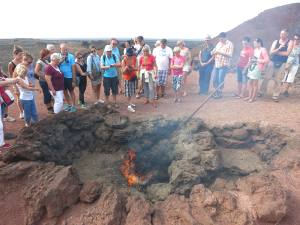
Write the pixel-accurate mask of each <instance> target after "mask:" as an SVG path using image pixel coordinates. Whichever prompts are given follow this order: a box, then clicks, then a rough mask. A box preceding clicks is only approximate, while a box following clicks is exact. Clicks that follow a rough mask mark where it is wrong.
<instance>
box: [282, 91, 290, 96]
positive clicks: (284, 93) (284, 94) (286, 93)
mask: <svg viewBox="0 0 300 225" xmlns="http://www.w3.org/2000/svg"><path fill="white" fill-rule="evenodd" d="M282 95H283V96H284V97H289V96H290V94H289V92H288V91H285V92H283V93H282Z"/></svg>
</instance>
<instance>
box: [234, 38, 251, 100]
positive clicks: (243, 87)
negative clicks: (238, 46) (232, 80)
mask: <svg viewBox="0 0 300 225" xmlns="http://www.w3.org/2000/svg"><path fill="white" fill-rule="evenodd" d="M242 45H243V49H242V50H241V53H240V58H239V61H238V65H237V68H236V73H237V83H238V89H237V92H236V93H235V96H236V98H244V97H246V95H247V81H248V78H247V73H246V72H245V70H246V69H247V65H248V62H249V59H250V58H251V57H252V56H253V54H254V50H253V48H252V47H251V44H250V38H249V37H244V39H243V41H242Z"/></svg>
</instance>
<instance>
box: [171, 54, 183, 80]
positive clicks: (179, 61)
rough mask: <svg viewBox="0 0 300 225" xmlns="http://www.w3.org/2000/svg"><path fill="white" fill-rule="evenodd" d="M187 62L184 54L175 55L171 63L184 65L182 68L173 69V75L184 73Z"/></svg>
mask: <svg viewBox="0 0 300 225" xmlns="http://www.w3.org/2000/svg"><path fill="white" fill-rule="evenodd" d="M184 62H185V58H184V57H183V56H181V55H180V56H174V57H173V58H172V60H171V65H177V66H179V65H182V67H181V68H180V69H172V74H173V76H179V75H183V70H182V69H183V65H184Z"/></svg>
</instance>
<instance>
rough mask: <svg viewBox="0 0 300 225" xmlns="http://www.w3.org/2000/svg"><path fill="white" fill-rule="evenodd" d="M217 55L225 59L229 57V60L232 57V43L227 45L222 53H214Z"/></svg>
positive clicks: (220, 51)
mask: <svg viewBox="0 0 300 225" xmlns="http://www.w3.org/2000/svg"><path fill="white" fill-rule="evenodd" d="M216 53H217V54H220V55H223V56H225V57H229V58H231V57H232V54H233V44H232V43H229V44H228V45H227V48H225V50H224V51H222V50H218V51H216Z"/></svg>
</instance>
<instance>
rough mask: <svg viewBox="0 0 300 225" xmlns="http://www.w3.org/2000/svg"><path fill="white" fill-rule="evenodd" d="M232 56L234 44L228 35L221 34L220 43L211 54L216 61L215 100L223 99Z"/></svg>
mask: <svg viewBox="0 0 300 225" xmlns="http://www.w3.org/2000/svg"><path fill="white" fill-rule="evenodd" d="M232 54H233V44H232V42H230V41H229V40H227V38H226V33H225V32H221V33H220V34H219V42H218V44H217V45H216V47H215V48H214V49H213V50H212V52H211V55H213V56H214V59H215V67H214V80H213V84H214V88H215V89H216V92H215V94H214V96H213V97H214V98H222V90H223V88H224V81H225V75H226V74H227V72H228V70H229V66H230V59H231V57H232Z"/></svg>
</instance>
